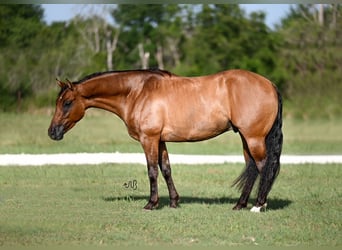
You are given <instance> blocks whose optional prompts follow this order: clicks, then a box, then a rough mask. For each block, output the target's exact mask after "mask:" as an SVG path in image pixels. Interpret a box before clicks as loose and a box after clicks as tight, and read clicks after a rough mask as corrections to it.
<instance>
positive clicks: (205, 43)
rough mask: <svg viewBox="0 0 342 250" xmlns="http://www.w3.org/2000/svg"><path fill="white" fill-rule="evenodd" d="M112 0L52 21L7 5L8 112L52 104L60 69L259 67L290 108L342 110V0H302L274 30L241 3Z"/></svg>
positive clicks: (4, 92) (2, 55)
mask: <svg viewBox="0 0 342 250" xmlns="http://www.w3.org/2000/svg"><path fill="white" fill-rule="evenodd" d="M111 6H112V7H107V8H105V9H103V10H102V14H101V13H99V12H92V11H88V13H87V15H78V16H76V17H75V18H73V19H72V20H70V21H68V22H55V23H52V24H50V25H47V24H46V23H45V22H44V21H43V16H44V11H43V9H42V7H41V6H40V5H0V22H1V25H0V111H17V112H21V111H26V110H32V109H33V110H34V109H37V108H41V107H51V106H53V104H54V99H55V96H56V92H57V88H56V86H55V84H54V81H55V78H56V77H58V78H61V79H65V78H69V79H71V80H77V79H79V78H81V77H83V76H84V75H87V74H90V73H93V72H96V71H106V70H122V69H135V68H151V67H159V68H163V69H167V70H170V71H172V72H174V73H176V74H181V75H187V76H192V75H204V74H209V73H215V72H218V71H222V70H225V69H230V68H244V69H248V70H252V71H255V72H257V73H260V74H262V75H265V76H266V77H268V78H270V79H271V80H272V81H274V82H275V83H276V84H277V85H278V87H279V88H280V90H281V92H282V93H283V95H284V98H285V105H286V109H285V115H286V116H290V117H296V118H313V117H314V118H317V117H320V118H335V117H338V116H340V115H341V114H342V109H341V105H340V99H339V98H340V93H341V92H342V84H341V80H342V74H341V69H342V68H341V65H342V49H341V46H342V34H341V30H342V6H341V4H327V5H312V4H309V5H293V6H292V8H291V10H290V11H289V13H288V14H287V16H286V17H285V18H284V19H283V20H282V21H281V23H280V24H279V25H278V26H277V27H276V28H275V29H274V30H271V29H270V28H269V27H267V26H266V24H265V13H263V12H253V13H251V14H250V15H247V14H246V13H245V12H244V11H243V9H241V8H240V6H239V5H233V4H229V5H214V4H210V5H171V4H168V5H111ZM108 12H109V13H110V14H111V17H112V20H111V22H109V21H108V20H107V19H105V18H103V16H104V14H103V13H108Z"/></svg>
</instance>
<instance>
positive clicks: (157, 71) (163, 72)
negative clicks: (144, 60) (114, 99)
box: [73, 68, 173, 84]
mask: <svg viewBox="0 0 342 250" xmlns="http://www.w3.org/2000/svg"><path fill="white" fill-rule="evenodd" d="M125 72H147V73H152V74H158V75H160V76H169V77H170V76H172V75H173V74H172V73H171V72H169V71H167V70H162V69H158V68H156V69H135V70H112V71H103V72H96V73H93V74H90V75H87V76H85V77H84V78H82V79H81V80H78V81H76V82H73V84H81V83H83V82H85V81H87V80H90V79H92V78H94V77H97V76H102V75H106V74H112V73H125Z"/></svg>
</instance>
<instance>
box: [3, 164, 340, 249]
mask: <svg viewBox="0 0 342 250" xmlns="http://www.w3.org/2000/svg"><path fill="white" fill-rule="evenodd" d="M242 167H243V166H242V165H240V164H238V165H230V166H225V165H205V166H204V165H201V166H185V165H175V166H174V167H173V172H174V180H175V184H176V187H177V189H178V191H179V193H180V195H181V204H180V207H178V208H177V209H171V208H169V207H168V195H167V188H166V185H165V184H164V181H163V180H162V178H160V180H159V187H160V196H161V202H160V206H159V208H158V209H156V210H154V211H144V210H143V209H142V207H143V206H144V205H145V203H146V202H147V197H148V178H147V175H146V170H145V167H144V166H141V165H96V166H72V165H70V166H44V167H1V168H0V187H1V194H0V214H1V217H0V225H1V227H0V246H2V247H9V246H13V247H16V246H54V245H67V246H100V245H101V246H113V245H115V246H137V245H139V246H140V245H142V246H144V245H145V246H171V245H172V246H250V245H259V246H341V245H342V237H341V233H342V224H341V220H342V216H341V205H342V188H341V176H342V168H341V167H342V166H341V165H324V166H322V165H300V166H292V165H285V166H283V167H282V171H281V174H280V176H279V179H278V180H277V182H276V183H275V185H274V187H273V189H272V191H271V194H270V196H269V201H268V204H269V205H268V209H267V211H266V212H265V213H261V214H255V213H251V212H249V211H248V210H244V211H238V212H237V211H233V210H232V207H233V205H234V203H235V202H236V201H237V199H238V197H239V192H238V191H237V190H236V189H234V188H231V187H230V185H231V183H232V182H233V180H234V179H235V178H236V177H237V176H238V174H239V173H240V171H241V169H242ZM132 180H136V183H137V186H136V189H133V188H131V187H129V188H126V187H125V186H124V183H128V182H129V181H132ZM254 198H255V194H253V196H252V200H251V203H250V204H249V208H250V207H251V206H252V202H253V201H254Z"/></svg>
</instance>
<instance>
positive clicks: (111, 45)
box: [106, 30, 120, 70]
mask: <svg viewBox="0 0 342 250" xmlns="http://www.w3.org/2000/svg"><path fill="white" fill-rule="evenodd" d="M119 34H120V30H117V31H116V33H115V35H114V38H113V40H112V31H111V30H107V31H106V36H107V37H106V48H107V69H108V70H113V53H114V51H115V50H116V47H117V44H118V40H119Z"/></svg>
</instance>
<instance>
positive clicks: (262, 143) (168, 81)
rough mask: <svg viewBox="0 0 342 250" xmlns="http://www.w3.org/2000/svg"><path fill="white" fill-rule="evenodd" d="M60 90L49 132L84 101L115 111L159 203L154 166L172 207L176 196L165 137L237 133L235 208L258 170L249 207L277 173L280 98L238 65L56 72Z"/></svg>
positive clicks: (63, 128) (260, 203) (152, 204)
mask: <svg viewBox="0 0 342 250" xmlns="http://www.w3.org/2000/svg"><path fill="white" fill-rule="evenodd" d="M56 81H57V84H58V85H59V86H60V92H59V94H58V97H57V100H56V108H55V113H54V115H53V118H52V120H51V124H50V127H49V129H48V135H49V136H50V138H51V139H53V140H61V139H63V136H64V134H65V133H66V132H67V131H69V130H70V129H71V128H72V127H74V125H75V124H76V123H77V122H78V121H80V120H81V119H82V118H83V116H84V115H85V111H86V110H87V109H88V108H100V109H104V110H107V111H109V112H112V113H114V114H116V115H117V116H118V117H119V118H120V119H121V120H122V121H123V122H124V123H125V125H126V127H127V131H128V134H129V135H130V136H131V137H132V138H133V139H135V140H137V141H139V142H140V144H141V145H142V148H143V150H144V153H145V157H146V160H147V174H148V178H149V184H150V197H149V200H148V203H147V204H146V206H145V207H144V208H145V209H147V210H152V209H154V208H156V207H157V206H158V200H159V196H158V184H157V177H158V166H159V168H160V171H161V173H162V175H163V177H164V179H165V181H166V184H167V187H168V191H169V197H170V207H172V208H175V207H177V205H178V203H179V195H178V193H177V191H176V188H175V185H174V183H173V179H172V176H171V167H170V161H169V156H168V150H167V148H166V144H165V143H166V142H196V141H202V140H207V139H210V138H213V137H215V136H218V135H220V134H222V133H224V132H227V131H231V130H233V131H234V132H235V133H238V134H239V135H240V137H241V141H242V146H243V155H244V159H245V162H246V165H245V168H244V170H243V171H242V173H241V175H240V176H239V177H238V178H237V179H236V180H235V182H234V183H233V186H234V185H235V186H237V187H238V189H240V191H241V196H240V198H239V200H238V201H237V203H236V205H235V206H234V207H233V209H234V210H240V209H243V208H246V207H247V202H248V199H249V196H250V193H251V191H252V189H253V185H254V183H255V181H256V179H257V177H258V176H259V175H260V181H259V187H258V194H257V199H256V203H255V205H254V206H253V207H252V209H251V211H253V212H260V211H261V210H262V209H264V208H265V207H266V205H267V203H266V201H267V196H268V194H269V192H270V190H271V188H272V185H273V183H274V181H275V179H276V177H277V175H278V173H279V169H280V154H281V150H282V143H283V133H282V97H281V95H280V93H279V91H278V89H277V87H276V86H275V85H274V84H273V83H272V82H271V81H270V80H268V79H266V78H265V77H263V76H261V75H259V74H256V73H253V72H250V71H246V70H241V69H232V70H227V71H223V72H219V73H216V74H211V75H206V76H196V77H182V76H178V75H176V74H173V73H170V72H168V71H165V70H160V69H148V70H125V71H107V72H99V73H94V74H91V75H88V76H86V77H85V78H83V79H82V80H79V81H76V82H71V81H69V80H66V81H64V82H63V81H60V80H58V79H56Z"/></svg>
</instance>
